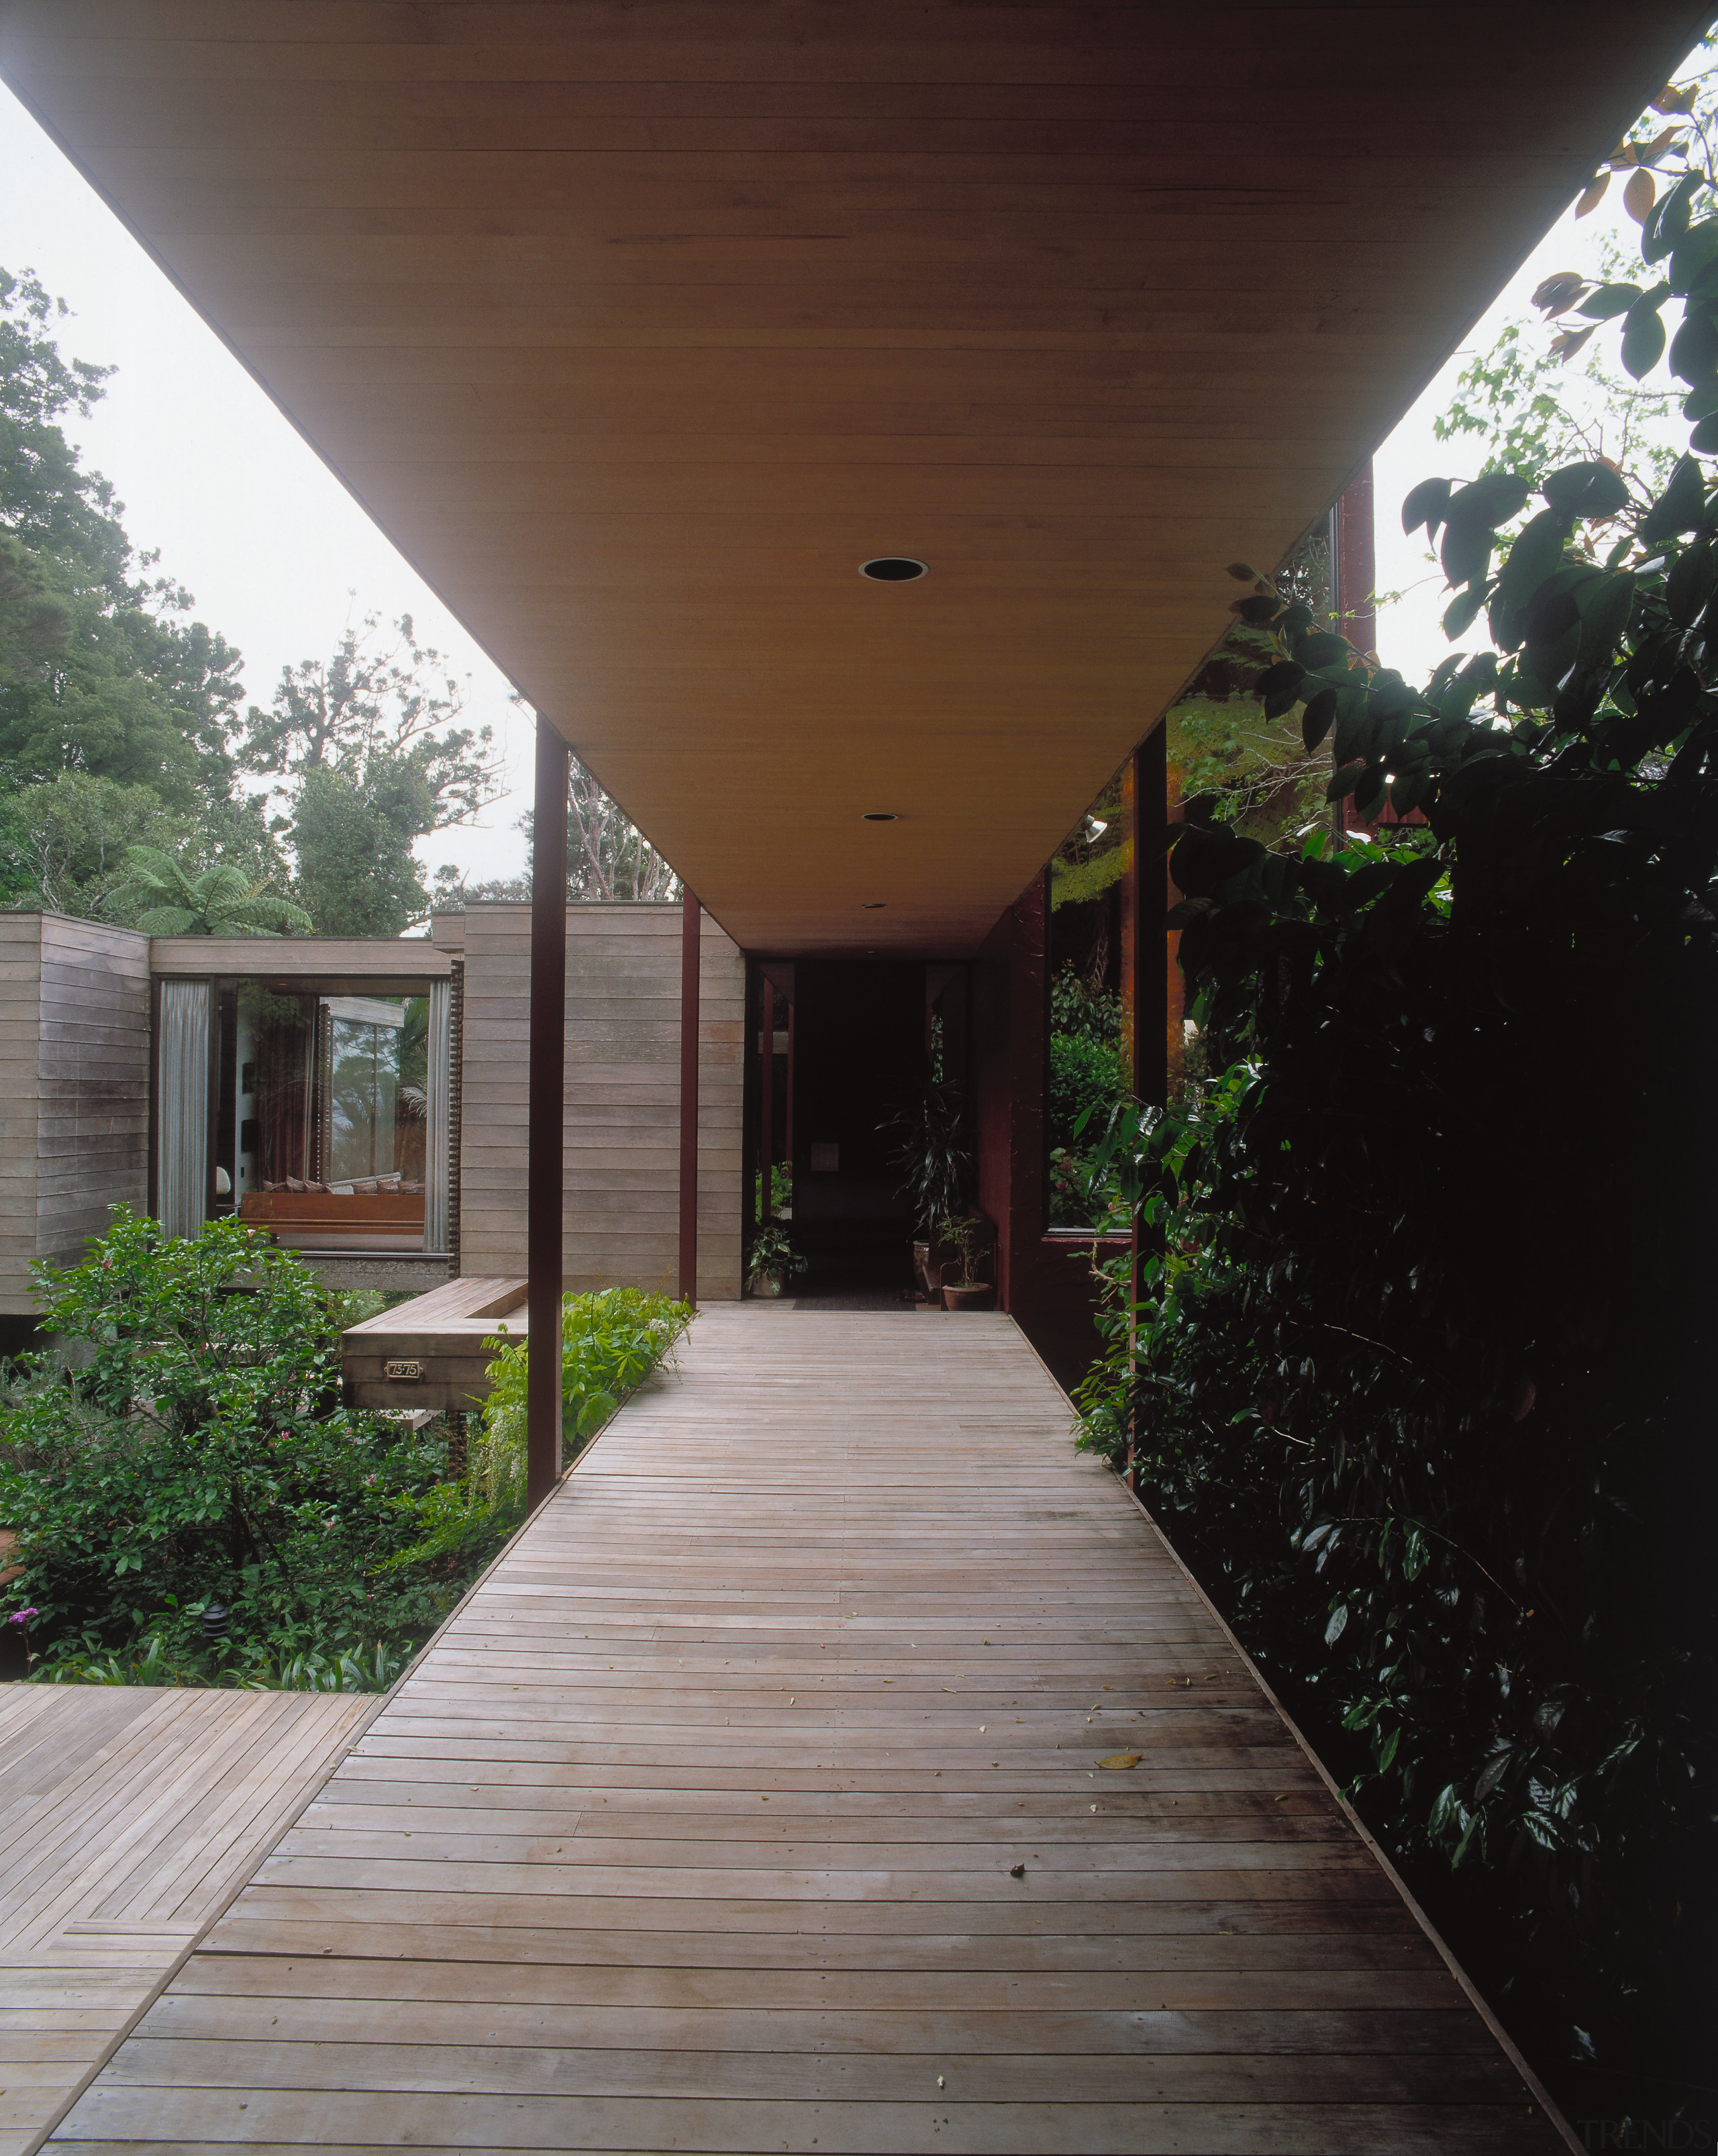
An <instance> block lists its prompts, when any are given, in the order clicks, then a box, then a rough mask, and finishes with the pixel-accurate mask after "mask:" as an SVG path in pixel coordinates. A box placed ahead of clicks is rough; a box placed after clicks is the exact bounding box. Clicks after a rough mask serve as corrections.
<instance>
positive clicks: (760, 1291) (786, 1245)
mask: <svg viewBox="0 0 1718 2156" xmlns="http://www.w3.org/2000/svg"><path fill="white" fill-rule="evenodd" d="M804 1270H805V1260H804V1259H803V1257H801V1256H800V1255H799V1253H798V1251H797V1250H795V1249H794V1247H793V1245H792V1240H791V1239H790V1238H789V1236H788V1235H787V1230H786V1229H782V1228H778V1227H777V1226H776V1225H775V1224H774V1222H773V1221H772V1222H771V1223H770V1224H768V1225H767V1226H765V1227H762V1228H760V1229H758V1230H757V1232H756V1234H755V1235H753V1236H752V1238H751V1244H750V1245H749V1246H748V1248H747V1250H746V1287H747V1288H748V1289H749V1290H750V1291H751V1293H752V1294H753V1295H763V1296H770V1295H780V1294H781V1293H782V1291H783V1290H784V1289H785V1288H786V1286H787V1283H788V1281H790V1280H792V1278H793V1276H794V1275H795V1274H796V1273H803V1271H804Z"/></svg>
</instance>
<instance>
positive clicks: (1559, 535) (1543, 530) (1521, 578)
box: [1497, 509, 1575, 607]
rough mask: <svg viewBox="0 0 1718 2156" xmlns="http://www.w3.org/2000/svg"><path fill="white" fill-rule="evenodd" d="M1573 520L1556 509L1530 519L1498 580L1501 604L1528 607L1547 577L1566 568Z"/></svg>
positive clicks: (1547, 510) (1516, 539)
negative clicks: (1533, 595)
mask: <svg viewBox="0 0 1718 2156" xmlns="http://www.w3.org/2000/svg"><path fill="white" fill-rule="evenodd" d="M1574 528H1575V527H1574V525H1573V523H1572V521H1571V520H1570V518H1569V517H1568V516H1566V515H1565V514H1564V513H1563V512H1562V511H1560V510H1556V509H1541V511H1540V512H1539V514H1538V516H1534V517H1530V518H1529V520H1528V521H1527V522H1526V524H1525V525H1524V526H1522V528H1521V531H1520V532H1519V533H1518V534H1517V535H1516V536H1515V542H1514V543H1513V545H1512V546H1511V547H1510V550H1509V552H1508V553H1507V554H1506V555H1505V557H1504V559H1503V567H1502V568H1501V570H1500V572H1499V574H1498V579H1497V598H1498V603H1500V605H1503V606H1508V607H1521V606H1524V605H1525V604H1526V602H1527V600H1528V599H1529V598H1531V595H1532V594H1533V593H1535V592H1536V591H1537V590H1538V588H1539V587H1540V586H1541V584H1542V583H1544V582H1545V580H1546V577H1549V576H1551V575H1552V574H1553V573H1554V572H1555V571H1556V570H1557V569H1559V568H1561V567H1562V562H1563V549H1564V547H1567V545H1568V543H1569V541H1570V539H1571V538H1572V536H1574Z"/></svg>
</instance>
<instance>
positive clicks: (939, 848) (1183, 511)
mask: <svg viewBox="0 0 1718 2156" xmlns="http://www.w3.org/2000/svg"><path fill="white" fill-rule="evenodd" d="M1703 18H1704V11H1703V9H1702V8H1700V5H1698V4H1697V0H1632V4H1631V5H1629V6H1628V7H1623V8H1618V7H1616V6H1614V5H1610V4H1603V0H1523V4H1519V5H1516V6H1513V7H1509V8H1499V9H1492V10H1490V11H1488V12H1487V13H1485V16H1484V17H1483V18H1480V16H1478V15H1477V14H1475V13H1474V12H1473V11H1471V10H1457V11H1451V10H1450V9H1449V8H1437V7H1427V6H1424V5H1419V4H1408V0H1377V4H1373V5H1370V6H1363V7H1357V6H1354V5H1345V4H1338V5H1309V4H1298V0H1284V4H1281V5H1270V6H1264V7H1257V8H1249V9H1248V10H1246V11H1244V15H1243V16H1242V17H1240V18H1236V17H1233V16H1231V15H1229V14H1227V13H1223V11H1220V10H1214V9H1203V10H1202V9H1198V8H1189V7H1186V6H1179V7H1175V6H1164V5H1152V6H1132V7H1111V8H1101V9H1097V10H1094V9H1093V8H1090V7H1087V6H1084V5H1080V4H1076V3H1075V0H1026V3H1025V4H1014V0H854V4H851V5H843V6H841V7H839V8H835V7H830V6H823V7H818V6H808V5H805V4H803V0H773V4H769V5H763V4H759V0H747V3H746V4H739V0H636V4H628V5H624V6H623V5H618V4H613V0H437V4H435V5H433V6H431V5H419V6H401V5H397V4H384V0H6V4H5V6H4V7H3V8H0V69H4V71H5V74H6V76H7V78H8V80H9V81H10V82H11V83H12V84H13V85H14V86H15V87H16V88H17V90H18V91H19V93H20V94H21V95H23V97H24V98H25V100H27V101H28V103H29V104H30V105H32V106H33V109H34V110H36V111H38V113H39V114H40V115H42V116H43V117H44V120H45V121H47V122H48V124H49V126H51V127H52V128H53V129H54V132H55V134H56V136H58V138H59V141H61V142H62V143H63V144H64V146H66V148H67V149H68V151H69V153H70V155H71V156H72V157H73V158H74V160H75V161H76V162H77V163H78V164H79V167H81V168H82V170H83V171H84V172H85V173H86V174H87V175H88V176H89V177H90V179H91V180H92V181H93V182H94V183H95V186H96V187H98V188H99V189H100V190H101V191H102V192H103V193H104V194H105V196H106V198H107V199H108V200H109V201H110V203H112V204H113V205H114V206H115V208H116V209H117V210H118V212H119V213H120V214H121V217H123V218H125V219H126V221H127V222H128V223H130V224H131V227H132V228H133V229H134V230H135V231H136V233H138V234H139V235H140V236H141V239H143V240H144V242H145V243H146V244H147V245H148V246H149V247H150V248H151V249H152V250H153V252H154V254H155V255H156V259H158V260H159V261H160V262H161V263H162V264H163V265H164V267H165V268H166V269H167V272H168V273H169V275H172V277H173V278H174V280H176V281H177V284H178V285H179V286H180V287H181V289H182V290H183V291H184V292H185V293H186V294H187V296H188V297H189V299H190V300H191V301H192V304H193V305H196V306H197V308H198V309H199V310H200V311H202V312H203V315H204V316H206V318H207V319H208V321H211V322H212V323H213V325H214V326H215V327H216V328H217V330H218V331H219V333H220V334H221V335H222V336H223V337H224V338H225V339H226V340H227V341H228V344H229V345H230V346H232V347H233V350H234V351H236V352H238V355H239V357H241V358H242V359H243V360H244V362H245V363H246V364H247V365H248V366H249V367H250V368H251V369H252V371H253V372H254V374H255V375H256V376H257V377H258V378H259V381H260V382H262V383H263V385H264V388H266V389H267V391H268V392H269V394H270V395H271V396H272V397H273V398H274V399H275V401H276V402H277V403H279V406H280V407H281V408H282V409H283V410H284V411H285V413H287V414H288V415H289V417H290V418H291V420H292V421H293V423H295V425H296V426H297V427H298V428H299V429H300V430H301V431H302V432H303V434H305V437H306V438H307V439H308V440H309V441H310V443H311V444H312V445H313V446H314V447H315V448H316V449H318V450H319V451H320V452H321V454H322V455H323V456H324V457H325V458H326V459H327V460H328V461H329V463H330V464H331V465H332V467H333V468H334V469H335V470H336V472H337V473H338V474H339V475H340V476H341V478H342V479H343V480H345V482H346V484H347V485H349V486H350V488H351V490H352V492H353V493H354V495H356V498H357V499H358V500H360V501H361V502H362V503H363V504H364V506H366V507H367V509H368V510H369V511H371V513H372V515H373V516H375V517H376V518H377V521H378V522H379V523H380V524H381V525H382V526H383V528H384V529H385V530H386V531H387V534H388V536H390V537H391V538H392V540H393V541H394V542H396V543H397V545H398V546H399V547H400V548H401V549H402V550H403V552H404V553H405V554H406V555H407V557H408V558H409V559H410V560H411V561H412V562H413V563H414V564H415V565H416V567H418V569H419V570H420V571H421V572H423V574H424V575H425V576H426V577H428V580H429V581H430V583H432V584H433V585H434V586H435V587H436V588H437V589H438V591H439V592H440V593H441V594H442V596H443V597H444V598H445V599H446V600H447V602H448V603H449V605H450V606H451V607H452V608H454V612H455V613H458V614H459V616H460V618H461V619H463V620H464V622H465V624H467V626H468V627H469V629H470V630H471V631H472V633H473V634H474V635H475V636H476V638H477V639H478V640H479V641H480V643H481V644H484V645H485V648H486V649H488V650H489V651H490V652H491V653H492V654H494V656H495V659H496V660H497V661H498V662H499V663H500V665H501V666H502V667H503V669H504V670H505V671H506V672H507V674H508V675H510V677H511V678H512V680H514V681H515V683H516V684H517V685H518V686H519V687H520V689H521V691H522V692H523V694H524V695H525V696H526V697H527V698H528V699H529V700H530V701H531V704H532V705H533V706H535V707H536V709H537V710H539V711H543V712H545V713H546V714H547V715H548V716H550V717H551V720H552V721H553V722H554V723H556V725H558V726H560V727H561V729H562V731H563V732H564V733H565V734H566V736H567V739H568V740H569V742H571V743H572V746H573V747H574V748H575V749H576V750H577V752H578V754H579V755H580V756H581V757H582V758H583V759H584V760H585V761H586V762H587V764H588V765H589V766H590V767H591V769H592V771H593V772H594V773H596V775H597V778H599V779H600V780H601V781H602V783H603V785H604V786H605V787H607V788H608V790H609V792H610V793H613V795H614V797H615V798H616V799H618V801H619V802H621V803H622V804H623V806H624V807H625V808H626V810H627V812H628V814H629V815H631V816H632V817H633V819H635V820H636V821H637V822H638V824H640V825H641V826H642V827H643V828H644V830H646V831H647V832H648V833H649V835H650V837H651V838H652V839H653V840H654V842H655V844H657V845H658V846H659V847H660V848H661V850H663V851H664V854H665V855H667V857H668V858H669V860H672V861H673V862H674V865H675V866H676V867H677V868H678V869H679V870H680V871H681V872H682V874H683V875H685V878H686V880H687V881H688V882H689V884H690V886H691V888H692V889H694V890H695V891H698V892H699V893H700V896H702V897H703V898H704V900H705V903H706V905H708V906H710V909H711V911H713V912H714V914H715V916H716V918H717V919H719V920H720V921H721V923H722V925H723V927H725V928H726V930H727V931H728V932H729V933H730V934H731V935H732V936H734V937H735V938H736V940H737V941H738V942H740V944H741V946H742V947H746V948H747V949H751V950H760V951H775V952H787V951H790V950H796V949H797V950H799V951H802V952H813V951H825V952H863V951H864V950H866V949H885V950H889V951H892V952H900V953H903V954H905V953H922V954H925V955H934V956H942V957H957V956H962V955H966V954H967V952H970V951H971V950H972V948H973V947H976V945H977V943H978V942H980V941H981V940H982V937H984V936H985V934H986V933H987V932H988V930H989V929H990V928H991V927H992V925H993V924H994V922H995V921H996V920H997V917H998V916H999V915H1000V914H1001V912H1002V911H1003V908H1004V907H1005V906H1008V905H1009V904H1010V903H1012V901H1013V900H1014V898H1015V897H1016V896H1018V893H1019V892H1020V891H1021V890H1022V889H1023V887H1024V886H1025V885H1026V884H1027V882H1028V880H1029V879H1030V878H1031V876H1032V875H1033V874H1035V873H1036V872H1037V870H1038V869H1039V868H1040V867H1041V865H1042V864H1043V863H1044V860H1046V859H1047V858H1048V856H1049V855H1050V854H1051V853H1052V852H1053V851H1054V849H1055V848H1056V846H1057V845H1058V844H1059V843H1060V841H1061V840H1062V839H1063V838H1064V835H1065V834H1066V833H1067V832H1068V830H1069V829H1071V828H1072V826H1073V825H1074V823H1075V822H1076V821H1077V819H1078V818H1079V817H1080V814H1082V812H1083V811H1084V810H1085V808H1086V806H1087V805H1088V803H1090V801H1091V800H1092V798H1094V797H1095V794H1096V793H1097V792H1098V791H1099V789H1100V787H1101V786H1102V785H1103V784H1104V783H1105V781H1106V780H1107V779H1108V778H1110V775H1111V774H1112V773H1114V772H1115V770H1116V769H1117V768H1118V767H1119V766H1120V765H1121V762H1122V761H1123V760H1124V758H1125V757H1126V755H1127V753H1128V752H1129V751H1131V749H1132V748H1133V747H1134V746H1135V745H1136V742H1138V741H1139V739H1140V738H1141V735H1142V734H1143V733H1144V732H1145V731H1146V730H1147V729H1148V728H1149V727H1150V726H1151V723H1152V721H1154V719H1155V718H1156V715H1157V714H1158V713H1159V712H1160V711H1162V709H1163V707H1164V706H1165V705H1166V704H1167V702H1168V701H1169V700H1170V698H1171V697H1172V695H1173V694H1174V693H1175V691H1176V690H1177V687H1178V685H1180V684H1181V683H1182V681H1183V680H1186V679H1187V676H1188V675H1189V674H1190V673H1191V672H1192V670H1193V668H1194V667H1195V666H1196V665H1197V663H1198V660H1200V658H1201V656H1202V655H1203V653H1204V652H1205V650H1206V649H1208V647H1209V646H1210V645H1211V644H1212V643H1213V641H1214V640H1215V639H1216V637H1217V636H1218V633H1219V632H1220V630H1221V629H1223V626H1224V624H1225V620H1226V613H1225V608H1226V607H1227V604H1228V600H1229V598H1230V597H1231V595H1232V593H1233V587H1232V586H1231V585H1230V584H1229V583H1228V581H1227V580H1226V579H1225V577H1224V575H1223V565H1224V564H1225V563H1226V562H1230V561H1233V560H1235V559H1237V558H1240V559H1244V560H1252V561H1256V562H1259V563H1261V564H1264V565H1265V566H1269V564H1270V563H1272V562H1275V561H1277V560H1279V559H1280V557H1281V556H1282V555H1283V553H1284V552H1285V549H1286V548H1287V547H1289V546H1290V544H1291V543H1292V542H1293V541H1294V540H1295V537H1296V536H1297V535H1298V534H1299V533H1300V531H1303V530H1304V529H1305V527H1306V526H1307V525H1308V524H1309V523H1310V521H1311V520H1312V519H1313V518H1314V517H1315V516H1319V515H1320V514H1321V513H1322V512H1323V511H1324V510H1325V508H1326V506H1327V505H1328V504H1329V502H1330V501H1331V499H1332V498H1333V497H1334V496H1335V495H1336V494H1337V492H1338V491H1339V490H1341V487H1342V485H1344V483H1345V481H1346V479H1347V478H1348V476H1349V475H1350V474H1351V472H1352V471H1353V470H1354V469H1355V468H1356V465H1359V464H1360V463H1361V462H1362V460H1363V459H1365V458H1366V457H1367V455H1368V454H1370V453H1371V452H1372V449H1374V447H1375V446H1376V445H1377V443H1378V442H1379V441H1380V440H1381V439H1382V438H1383V437H1384V436H1385V435H1386V434H1387V433H1388V431H1389V429H1390V428H1391V426H1392V424H1393V423H1394V422H1395V420H1396V419H1397V418H1398V417H1399V416H1400V414H1401V413H1403V411H1404V410H1405V409H1406V408H1408V405H1409V404H1410V403H1412V402H1413V398H1415V397H1416V396H1417V395H1418V392H1419V391H1420V389H1421V388H1422V387H1423V384H1424V383H1425V382H1426V381H1427V380H1428V379H1429V378H1430V377H1431V376H1432V374H1433V372H1435V370H1436V368H1437V367H1438V365H1439V362H1441V361H1442V360H1443V359H1444V357H1445V356H1446V355H1447V354H1448V353H1449V352H1450V351H1452V350H1453V349H1454V347H1455V346H1456V345H1457V343H1458V342H1459V339H1460V337H1461V336H1463V335H1464V333H1465V331H1467V329H1468V327H1469V325H1470V324H1471V323H1472V322H1473V321H1474V320H1475V319H1476V318H1477V317H1478V316H1479V315H1480V313H1481V311H1483V309H1484V307H1485V305H1486V304H1487V302H1488V301H1489V300H1490V299H1491V298H1492V296H1493V295H1495V292H1496V291H1497V290H1499V289H1500V286H1501V285H1503V284H1504V282H1505V280H1506V278H1507V277H1508V275H1509V274H1510V271H1511V270H1512V269H1514V267H1515V264H1516V263H1517V262H1518V261H1519V260H1520V259H1521V258H1522V257H1523V256H1524V255H1525V254H1526V252H1527V251H1528V249H1530V248H1531V245H1532V244H1533V243H1534V242H1535V241H1536V239H1537V238H1538V236H1539V235H1540V234H1541V232H1542V231H1543V230H1545V229H1546V227H1547V226H1548V225H1549V224H1550V223H1551V220H1552V219H1553V218H1554V217H1555V216H1556V213H1558V212H1559V211H1560V210H1561V209H1562V208H1564V207H1565V206H1566V205H1567V203H1568V202H1569V201H1570V200H1571V199H1572V197H1573V195H1574V193H1576V191H1577V188H1578V187H1579V186H1580V184H1581V182H1582V179H1583V178H1584V177H1585V176H1586V174H1587V172H1588V171H1589V170H1590V168H1591V167H1592V162H1593V161H1594V160H1595V159H1596V158H1599V157H1603V154H1604V153H1605V151H1606V150H1607V149H1608V147H1609V146H1611V144H1612V143H1613V141H1615V140H1616V137H1617V136H1618V132H1619V131H1620V130H1621V129H1623V127H1625V126H1627V125H1628V122H1629V121H1631V120H1632V119H1633V116H1634V115H1635V114H1636V113H1638V112H1639V110H1641V109H1642V108H1643V106H1644V104H1645V103H1646V101H1647V100H1648V99H1649V97H1650V96H1651V95H1653V94H1654V91H1655V90H1657V89H1659V87H1660V86H1661V85H1662V84H1663V83H1664V81H1665V80H1667V79H1668V77H1669V74H1670V73H1671V71H1672V70H1673V69H1674V67H1675V66H1676V64H1678V62H1679V61H1680V59H1681V57H1682V55H1683V54H1684V53H1685V51H1686V50H1687V49H1688V48H1689V47H1690V45H1691V44H1692V43H1693V42H1694V40H1695V37H1696V35H1697V34H1698V32H1699V30H1700V27H1701V24H1702V22H1703ZM1476 29H1477V30H1479V31H1480V33H1481V35H1482V38H1483V45H1484V50H1485V64H1484V65H1483V66H1476V65H1475V64H1474V36H1473V34H1472V33H1474V31H1475V30H1476ZM1524 84H1531V96H1524V95H1523V90H1522V85H1524ZM1312 146H1315V147H1312ZM900 553H906V554H910V555H914V556H916V557H919V558H920V559H921V560H924V561H926V562H928V563H929V564H930V569H931V573H930V574H929V575H928V576H927V577H925V578H924V579H922V580H921V582H918V583H910V584H899V585H890V586H884V585H878V584H872V583H866V582H865V581H864V580H863V579H862V578H861V577H859V575H858V573H857V572H858V569H859V564H860V563H861V562H864V561H865V560H866V559H867V558H868V557H873V556H875V555H878V554H900ZM879 807H883V808H890V809H892V810H894V811H895V812H896V813H897V814H899V816H900V819H901V820H900V822H898V823H896V824H890V825H887V826H881V825H867V824H863V823H862V822H861V821H860V818H861V816H862V814H863V813H864V811H865V810H866V809H868V808H879ZM875 901H882V907H883V910H881V911H872V912H864V913H862V912H861V911H860V908H861V907H862V906H865V905H866V904H868V903H872V902H875ZM485 1262H486V1263H487V1260H486V1261H485Z"/></svg>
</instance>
